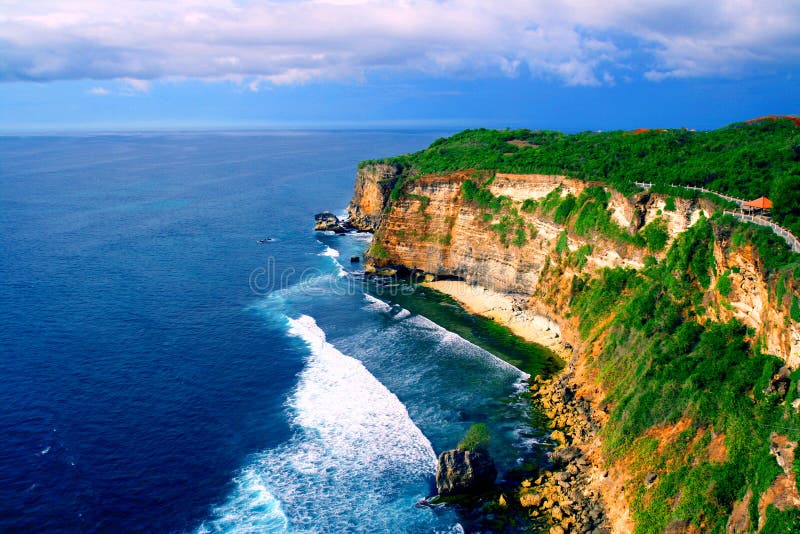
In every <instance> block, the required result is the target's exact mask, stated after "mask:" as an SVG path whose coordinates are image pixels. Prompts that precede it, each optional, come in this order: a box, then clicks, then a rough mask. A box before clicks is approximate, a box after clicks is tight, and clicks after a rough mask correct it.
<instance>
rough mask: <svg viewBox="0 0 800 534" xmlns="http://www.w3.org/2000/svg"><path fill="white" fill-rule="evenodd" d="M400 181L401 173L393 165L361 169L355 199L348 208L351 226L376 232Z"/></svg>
mask: <svg viewBox="0 0 800 534" xmlns="http://www.w3.org/2000/svg"><path fill="white" fill-rule="evenodd" d="M399 179H400V171H399V170H398V169H397V168H395V167H393V166H391V165H383V164H375V165H366V166H364V167H361V168H359V169H358V173H357V174H356V185H355V191H354V192H353V199H352V200H351V201H350V204H349V205H348V206H347V214H348V216H349V222H350V225H351V226H352V227H353V228H356V229H358V230H363V231H367V232H374V231H375V230H376V229H377V228H378V225H379V224H380V222H381V220H382V218H383V214H384V209H385V208H386V207H387V206H388V203H389V197H390V195H391V192H392V189H393V188H394V186H395V184H396V183H397V180H399Z"/></svg>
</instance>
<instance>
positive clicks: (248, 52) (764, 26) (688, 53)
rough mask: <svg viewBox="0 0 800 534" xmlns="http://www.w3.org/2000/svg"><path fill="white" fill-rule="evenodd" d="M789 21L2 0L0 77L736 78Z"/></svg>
mask: <svg viewBox="0 0 800 534" xmlns="http://www.w3.org/2000/svg"><path fill="white" fill-rule="evenodd" d="M493 4H494V5H493ZM799 27H800V2H797V1H796V0H788V1H780V0H777V1H763V0H762V1H752V0H709V1H697V0H691V1H688V0H670V1H668V0H649V1H647V2H642V1H641V0H607V1H606V2H597V1H596V0H561V1H551V0H527V1H520V0H504V1H503V2H498V3H491V2H485V1H479V0H411V1H408V0H406V1H403V0H401V1H389V0H327V1H317V0H306V1H293V0H269V1H261V0H241V1H234V0H204V1H201V0H171V1H170V0H164V1H159V0H115V1H114V2H109V1H108V0H66V1H65V0H36V1H31V0H0V81H20V80H28V81H50V80H67V79H93V80H108V79H125V80H126V81H127V83H129V84H130V85H132V86H133V87H136V84H139V87H140V88H144V89H145V90H146V88H147V87H149V85H148V83H147V81H148V80H157V79H204V80H234V81H237V82H239V83H242V84H246V85H248V86H249V87H251V88H252V89H257V88H258V87H259V86H260V85H262V84H265V83H267V84H295V83H304V82H308V81H314V80H363V79H365V78H366V77H367V76H369V75H378V76H380V75H388V76H398V75H411V76H414V75H423V76H455V77H466V78H475V77H484V76H498V75H501V76H517V75H520V74H521V73H525V74H526V75H530V76H533V77H537V78H544V79H550V80H555V81H558V82H560V83H563V84H565V85H584V86H593V85H603V84H613V83H616V82H618V81H619V80H627V79H638V78H646V79H649V80H654V81H658V80H663V79H667V78H687V77H720V76H721V77H739V76H745V75H748V74H751V73H776V72H782V71H786V70H791V69H793V68H795V67H796V66H797V64H798V62H799V61H800V31H798V28H799Z"/></svg>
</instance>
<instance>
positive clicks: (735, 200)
mask: <svg viewBox="0 0 800 534" xmlns="http://www.w3.org/2000/svg"><path fill="white" fill-rule="evenodd" d="M634 183H635V184H636V185H638V186H639V187H641V188H642V189H645V190H647V189H650V188H651V187H653V184H652V183H648V182H634ZM669 186H670V187H675V188H681V189H691V190H692V191H700V192H701V193H708V194H710V195H714V196H718V197H720V198H724V199H725V200H727V201H728V202H733V203H734V204H737V205H738V206H739V207H740V208H741V207H742V205H743V204H744V203H745V202H747V201H746V200H743V199H741V198H736V197H729V196H728V195H723V194H722V193H717V192H716V191H712V190H710V189H706V188H705V187H695V186H693V185H675V184H669Z"/></svg>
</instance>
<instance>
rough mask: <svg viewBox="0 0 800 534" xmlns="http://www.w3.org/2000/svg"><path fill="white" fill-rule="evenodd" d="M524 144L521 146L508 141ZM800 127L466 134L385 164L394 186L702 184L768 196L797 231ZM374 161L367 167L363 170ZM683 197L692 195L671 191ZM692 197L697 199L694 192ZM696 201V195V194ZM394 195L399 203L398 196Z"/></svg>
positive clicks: (769, 124)
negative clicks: (544, 177) (563, 181)
mask: <svg viewBox="0 0 800 534" xmlns="http://www.w3.org/2000/svg"><path fill="white" fill-rule="evenodd" d="M515 140H520V141H526V142H527V143H529V144H530V146H522V147H520V146H516V145H514V144H511V143H509V141H515ZM798 146H800V129H798V126H796V125H795V124H794V123H793V122H792V121H790V120H775V121H771V120H764V121H758V122H755V123H735V124H731V125H730V126H727V127H724V128H720V129H718V130H713V131H706V132H694V131H688V130H684V129H671V130H649V131H636V132H625V131H613V132H582V133H578V134H572V135H568V134H563V133H560V132H554V131H531V130H486V129H479V130H466V131H464V132H461V133H458V134H456V135H453V136H452V137H449V138H446V139H445V138H442V139H438V140H436V141H435V142H434V143H433V144H431V146H430V147H429V148H427V149H425V150H422V151H420V152H416V153H413V154H407V155H404V156H399V157H394V158H388V159H385V160H381V162H383V163H388V164H392V165H395V166H396V167H398V168H400V169H402V170H403V176H404V177H403V178H402V179H400V180H398V182H397V184H395V189H396V190H398V191H399V190H400V189H402V187H403V185H404V183H405V180H407V179H410V178H409V177H413V176H415V175H417V174H427V173H435V172H448V171H455V170H463V169H482V170H488V171H497V172H511V173H543V174H564V175H568V176H571V177H574V178H580V179H584V180H597V181H601V182H604V183H607V184H609V185H611V186H613V187H614V188H615V189H617V190H619V191H621V192H623V193H633V192H634V191H636V190H637V188H636V186H635V185H634V182H635V181H641V182H652V183H655V184H657V185H659V186H666V185H669V184H675V185H693V186H698V187H699V186H703V187H706V188H707V189H710V190H712V191H717V192H719V193H723V194H727V195H731V196H735V197H739V198H747V199H754V198H757V197H760V196H762V195H764V196H769V197H770V198H771V199H772V200H773V202H774V204H775V209H774V216H775V218H776V220H777V221H778V222H779V223H780V224H782V225H783V226H786V227H789V228H791V229H792V230H793V232H795V234H800V149H799V148H798ZM375 162H377V161H368V162H363V163H362V165H366V164H369V163H375ZM670 194H672V195H673V196H686V194H687V192H686V191H685V190H683V192H671V193H670ZM690 196H692V195H691V194H690ZM694 196H696V195H694ZM392 198H396V195H395V191H393V192H392Z"/></svg>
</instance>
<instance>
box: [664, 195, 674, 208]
mask: <svg viewBox="0 0 800 534" xmlns="http://www.w3.org/2000/svg"><path fill="white" fill-rule="evenodd" d="M664 211H675V199H674V198H673V197H667V198H666V200H664Z"/></svg>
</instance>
